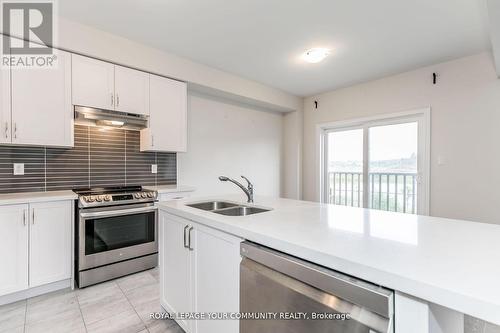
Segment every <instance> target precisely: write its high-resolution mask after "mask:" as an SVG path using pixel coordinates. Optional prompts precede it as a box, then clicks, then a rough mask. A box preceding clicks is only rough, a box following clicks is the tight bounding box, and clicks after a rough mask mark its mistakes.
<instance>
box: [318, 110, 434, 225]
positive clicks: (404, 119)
mask: <svg viewBox="0 0 500 333" xmlns="http://www.w3.org/2000/svg"><path fill="white" fill-rule="evenodd" d="M430 121H431V108H430V107H426V108H421V109H414V110H410V111H405V112H398V113H390V114H381V115H377V116H372V117H364V118H356V119H349V120H341V121H335V122H328V123H322V124H318V125H317V128H316V132H317V135H316V137H317V148H318V149H317V154H318V156H317V168H316V170H317V171H318V173H317V174H318V177H317V182H316V184H318V185H319V186H318V189H319V191H318V193H317V200H318V201H320V202H322V203H326V202H327V198H328V194H327V191H328V188H327V186H326V173H327V165H326V163H327V159H326V154H327V152H328V140H327V139H326V137H327V135H328V134H329V133H332V132H336V131H345V130H354V129H363V147H364V149H363V204H364V205H367V204H368V199H369V184H368V178H367V177H365V176H366V175H368V171H369V170H368V167H369V163H368V161H369V150H370V148H369V128H370V127H375V126H385V125H396V124H401V123H408V122H417V123H418V147H419V149H418V152H417V160H418V168H419V170H418V176H417V177H418V179H419V180H418V186H419V188H418V192H419V200H417V210H416V213H417V214H418V215H429V211H430V128H431V127H430ZM365 178H366V179H365Z"/></svg>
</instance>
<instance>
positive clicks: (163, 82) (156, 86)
mask: <svg viewBox="0 0 500 333" xmlns="http://www.w3.org/2000/svg"><path fill="white" fill-rule="evenodd" d="M149 96H150V100H149V103H150V104H149V126H148V128H146V129H143V130H141V151H167V152H185V151H186V150H187V86H186V83H185V82H179V81H175V80H171V79H167V78H164V77H161V76H157V75H150V77H149Z"/></svg>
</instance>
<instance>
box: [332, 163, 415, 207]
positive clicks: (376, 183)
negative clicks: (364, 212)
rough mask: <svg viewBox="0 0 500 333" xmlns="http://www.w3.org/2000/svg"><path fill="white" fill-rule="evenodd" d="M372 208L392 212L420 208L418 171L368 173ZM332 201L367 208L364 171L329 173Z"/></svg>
mask: <svg viewBox="0 0 500 333" xmlns="http://www.w3.org/2000/svg"><path fill="white" fill-rule="evenodd" d="M368 177H369V179H368V187H369V191H368V205H367V206H368V207H369V208H374V209H381V210H387V211H392V212H401V213H411V214H415V213H416V211H417V206H416V205H417V174H416V173H390V172H372V173H369V174H368ZM328 202H329V203H332V204H337V205H345V206H353V207H363V206H364V205H363V174H362V173H361V172H329V173H328Z"/></svg>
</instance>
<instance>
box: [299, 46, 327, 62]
mask: <svg viewBox="0 0 500 333" xmlns="http://www.w3.org/2000/svg"><path fill="white" fill-rule="evenodd" d="M329 54H330V50H328V49H325V48H322V47H317V48H314V49H310V50H307V51H306V52H305V53H304V55H303V56H302V58H303V59H304V60H305V61H307V62H309V63H311V64H315V63H318V62H320V61H322V60H323V59H325V58H326V57H327V56H328V55H329Z"/></svg>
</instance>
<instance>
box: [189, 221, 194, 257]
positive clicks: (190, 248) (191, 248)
mask: <svg viewBox="0 0 500 333" xmlns="http://www.w3.org/2000/svg"><path fill="white" fill-rule="evenodd" d="M193 229H194V227H191V228H189V230H188V249H189V250H190V251H193V250H194V248H193V247H191V231H193Z"/></svg>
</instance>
